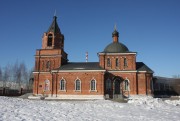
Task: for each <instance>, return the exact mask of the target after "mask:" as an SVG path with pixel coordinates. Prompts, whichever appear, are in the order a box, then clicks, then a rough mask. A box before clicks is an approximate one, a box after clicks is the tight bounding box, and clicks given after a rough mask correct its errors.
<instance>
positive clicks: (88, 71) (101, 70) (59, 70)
mask: <svg viewBox="0 0 180 121" xmlns="http://www.w3.org/2000/svg"><path fill="white" fill-rule="evenodd" d="M98 71H99V72H105V71H106V70H52V71H51V72H98Z"/></svg>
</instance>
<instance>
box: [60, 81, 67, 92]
mask: <svg viewBox="0 0 180 121" xmlns="http://www.w3.org/2000/svg"><path fill="white" fill-rule="evenodd" d="M65 85H66V82H65V80H64V79H62V80H61V81H60V90H66V88H65Z"/></svg>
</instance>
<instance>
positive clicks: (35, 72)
mask: <svg viewBox="0 0 180 121" xmlns="http://www.w3.org/2000/svg"><path fill="white" fill-rule="evenodd" d="M39 73H43V74H46V73H50V72H38V71H34V72H33V74H39Z"/></svg>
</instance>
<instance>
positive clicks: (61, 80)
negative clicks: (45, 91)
mask: <svg viewBox="0 0 180 121" xmlns="http://www.w3.org/2000/svg"><path fill="white" fill-rule="evenodd" d="M62 81H64V89H61V82H62ZM59 82H60V83H59V90H60V91H66V80H65V79H64V78H63V77H62V79H61V80H60V81H59Z"/></svg>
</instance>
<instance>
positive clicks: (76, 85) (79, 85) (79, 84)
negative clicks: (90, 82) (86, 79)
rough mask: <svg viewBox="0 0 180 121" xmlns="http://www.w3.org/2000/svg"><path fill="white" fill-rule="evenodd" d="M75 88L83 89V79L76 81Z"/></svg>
mask: <svg viewBox="0 0 180 121" xmlns="http://www.w3.org/2000/svg"><path fill="white" fill-rule="evenodd" d="M75 90H77V91H80V90H81V81H80V80H79V79H78V80H76V82H75Z"/></svg>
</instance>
